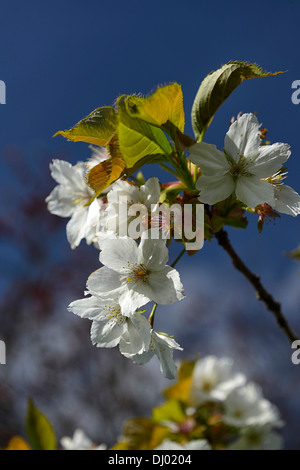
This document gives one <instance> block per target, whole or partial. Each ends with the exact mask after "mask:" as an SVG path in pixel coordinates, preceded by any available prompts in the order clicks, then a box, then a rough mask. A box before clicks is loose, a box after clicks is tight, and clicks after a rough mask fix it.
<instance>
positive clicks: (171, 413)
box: [152, 400, 186, 423]
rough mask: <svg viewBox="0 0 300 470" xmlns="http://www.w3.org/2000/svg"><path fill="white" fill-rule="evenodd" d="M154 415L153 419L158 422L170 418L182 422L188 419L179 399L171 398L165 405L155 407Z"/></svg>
mask: <svg viewBox="0 0 300 470" xmlns="http://www.w3.org/2000/svg"><path fill="white" fill-rule="evenodd" d="M152 416H153V420H154V421H155V422H157V423H159V422H161V421H169V420H170V421H175V422H176V423H181V422H182V421H184V420H185V419H186V415H185V413H184V412H183V409H182V406H181V405H180V403H179V401H178V400H169V401H167V402H165V403H164V404H163V405H161V406H158V407H157V408H153V415H152Z"/></svg>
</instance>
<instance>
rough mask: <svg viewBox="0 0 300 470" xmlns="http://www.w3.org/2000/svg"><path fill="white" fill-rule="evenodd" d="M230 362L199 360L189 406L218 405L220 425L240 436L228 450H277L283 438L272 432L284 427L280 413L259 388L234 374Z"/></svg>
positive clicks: (209, 359)
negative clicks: (229, 427) (230, 427)
mask: <svg viewBox="0 0 300 470" xmlns="http://www.w3.org/2000/svg"><path fill="white" fill-rule="evenodd" d="M232 366H233V361H232V360H231V359H228V358H221V359H219V358H217V357H215V356H207V357H205V358H203V359H201V360H198V361H197V363H196V365H195V368H194V370H193V375H192V385H191V390H190V403H191V404H192V406H193V407H195V408H197V407H199V406H202V405H205V404H207V403H211V402H213V403H217V404H219V406H220V407H221V409H222V422H223V423H225V424H226V425H228V426H232V427H233V428H236V429H238V432H239V437H238V439H236V440H235V441H234V442H233V443H229V446H228V449H229V450H276V449H281V448H282V438H281V436H280V435H279V434H278V433H277V432H275V431H274V429H276V428H280V427H282V426H283V424H284V423H283V422H282V420H281V419H280V415H279V411H278V409H277V407H276V406H274V405H273V404H271V403H270V402H269V401H268V400H266V399H265V398H264V397H263V393H262V390H261V389H260V387H259V386H258V385H257V384H255V383H253V382H247V380H246V377H245V376H244V375H243V374H240V373H233V371H232Z"/></svg>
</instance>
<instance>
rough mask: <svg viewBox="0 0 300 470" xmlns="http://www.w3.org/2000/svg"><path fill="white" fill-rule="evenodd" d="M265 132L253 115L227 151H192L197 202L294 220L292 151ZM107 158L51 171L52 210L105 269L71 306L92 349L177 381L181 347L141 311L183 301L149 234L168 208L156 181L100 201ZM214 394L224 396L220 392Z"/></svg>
mask: <svg viewBox="0 0 300 470" xmlns="http://www.w3.org/2000/svg"><path fill="white" fill-rule="evenodd" d="M259 127H260V126H259V123H258V120H257V118H256V117H255V116H254V115H253V114H243V115H242V116H241V117H239V118H238V119H237V120H236V121H235V122H234V123H233V124H232V125H231V126H230V129H229V131H228V132H227V134H226V137H225V144H224V150H223V151H219V150H218V149H217V148H216V147H215V146H214V145H211V144H207V143H204V142H198V143H196V144H194V145H192V146H191V147H190V149H189V150H190V156H189V158H190V160H191V161H192V162H193V163H194V164H196V165H198V166H199V167H200V170H201V173H200V176H199V178H198V181H197V184H196V188H197V189H198V190H199V201H201V202H202V203H207V204H215V203H217V202H220V201H223V200H225V199H226V198H228V197H229V196H231V195H232V194H234V195H235V196H236V197H237V198H238V199H239V200H240V201H241V202H242V203H244V204H245V205H246V206H247V207H248V208H250V209H253V210H255V208H257V207H258V206H259V205H266V206H268V207H272V208H273V209H275V210H278V211H281V212H284V213H287V214H291V215H293V216H296V215H297V214H299V213H300V196H299V195H298V194H297V193H296V192H295V191H294V190H293V189H292V188H290V187H289V186H286V185H284V184H283V180H284V179H285V178H286V173H284V170H283V167H282V165H283V163H284V162H285V161H286V160H287V159H288V158H289V156H290V150H289V145H287V144H282V143H276V144H273V145H261V137H260V133H259ZM108 157H109V154H108V152H107V151H106V150H97V149H95V148H93V154H92V158H91V159H90V160H89V161H87V162H79V163H77V164H76V165H74V166H72V165H71V164H70V163H68V162H65V161H62V160H54V161H53V162H52V164H51V165H50V168H51V174H52V177H53V178H54V179H55V180H56V181H57V183H58V185H57V186H56V187H55V188H54V189H53V191H52V192H51V193H50V195H49V196H48V197H47V199H46V202H47V204H48V209H49V211H50V212H51V213H53V214H56V215H59V216H61V217H69V218H70V220H69V221H68V223H67V227H66V231H67V238H68V241H69V243H70V245H71V247H72V248H76V247H77V246H78V245H79V244H80V242H81V240H83V239H85V240H86V242H87V244H91V243H93V244H94V245H95V247H96V248H97V249H99V251H100V262H101V263H102V265H103V266H102V267H101V268H100V269H98V270H97V271H95V272H94V273H93V274H91V276H90V277H89V279H88V281H87V290H86V292H85V295H86V297H85V298H83V299H80V300H76V301H75V302H72V303H71V304H70V306H69V310H70V311H72V312H74V313H75V314H76V315H79V316H80V317H82V318H88V319H89V320H92V322H93V323H92V328H91V340H92V342H93V344H95V345H97V346H98V347H106V348H111V347H115V346H119V350H120V352H121V353H122V354H123V355H124V356H126V357H127V358H130V359H131V360H133V361H134V362H136V363H138V364H143V363H145V362H147V361H149V359H150V358H151V357H152V356H153V355H156V356H157V357H158V358H159V360H160V363H161V370H162V373H163V375H164V376H165V377H168V378H175V373H176V366H175V363H174V360H173V351H174V350H175V349H179V350H181V348H180V346H179V345H178V344H177V342H176V341H175V340H174V339H173V338H172V337H170V336H168V335H167V334H165V333H161V332H157V331H155V330H154V329H153V315H152V316H151V314H150V317H149V320H150V321H147V319H146V317H145V316H144V312H141V311H140V310H139V309H140V308H141V307H144V306H145V305H146V304H148V303H149V302H154V311H155V308H156V305H157V304H161V305H166V304H173V303H174V302H176V301H178V300H181V299H182V298H183V297H184V294H183V286H182V284H181V281H180V277H179V273H178V272H177V271H176V270H175V269H174V267H171V266H168V265H167V261H168V257H169V255H168V248H167V246H166V240H165V239H161V238H160V239H159V238H158V237H157V236H155V237H154V238H155V239H153V236H152V235H153V232H152V229H153V228H154V227H153V226H151V228H150V230H149V219H151V221H152V216H153V214H154V213H156V209H157V207H162V206H161V205H160V196H161V186H160V183H159V180H158V178H156V177H152V178H150V179H148V181H146V182H145V183H144V184H142V185H137V184H135V183H134V182H131V181H130V182H129V181H127V180H123V179H119V180H118V181H116V182H114V183H113V184H112V185H111V186H110V187H109V188H107V189H106V191H105V194H101V195H100V196H99V197H95V192H94V191H93V190H92V189H91V188H90V186H89V185H88V183H87V175H88V172H89V171H90V170H91V169H92V168H93V167H94V166H95V165H97V164H98V163H99V162H103V161H104V160H105V159H107V158H108ZM137 212H138V213H139V214H140V215H139V217H136V214H137ZM124 214H125V217H123V215H124ZM179 218H181V215H180V216H179ZM176 220H177V219H176ZM150 225H151V224H150ZM159 225H160V224H159V223H158V227H157V230H158V231H156V235H157V233H158V232H159V230H160V229H161V227H160V226H159ZM174 233H175V231H174ZM157 238H158V239H157ZM162 238H166V237H162ZM200 245H201V244H200ZM200 245H199V246H198V248H197V249H199V248H200V247H201V246H200ZM188 249H189V248H188ZM224 373H226V367H224ZM226 386H227V387H228V386H229V384H226ZM203 393H204V392H203ZM216 393H222V388H220V390H219V389H218V391H217V392H216Z"/></svg>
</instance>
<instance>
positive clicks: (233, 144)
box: [224, 113, 261, 162]
mask: <svg viewBox="0 0 300 470" xmlns="http://www.w3.org/2000/svg"><path fill="white" fill-rule="evenodd" d="M260 143H261V139H260V136H259V122H258V120H257V118H256V116H255V115H254V114H250V113H248V114H243V115H242V116H241V117H240V118H239V119H237V120H236V121H234V123H233V124H232V125H231V126H230V127H229V130H228V132H227V134H226V136H225V142H224V148H225V151H226V152H227V153H228V154H229V155H230V156H231V157H232V158H233V159H234V160H235V161H236V162H238V160H239V158H240V155H243V156H244V157H247V158H248V157H256V155H257V153H258V149H259V146H260Z"/></svg>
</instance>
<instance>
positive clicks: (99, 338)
mask: <svg viewBox="0 0 300 470" xmlns="http://www.w3.org/2000/svg"><path fill="white" fill-rule="evenodd" d="M126 328H127V324H126V321H124V322H119V321H118V320H115V319H114V317H113V318H111V319H110V320H109V321H93V323H92V327H91V340H92V343H93V344H94V345H96V346H98V347H101V348H114V347H115V346H117V345H118V344H119V342H120V338H121V336H122V335H123V334H124V332H125V331H126Z"/></svg>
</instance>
